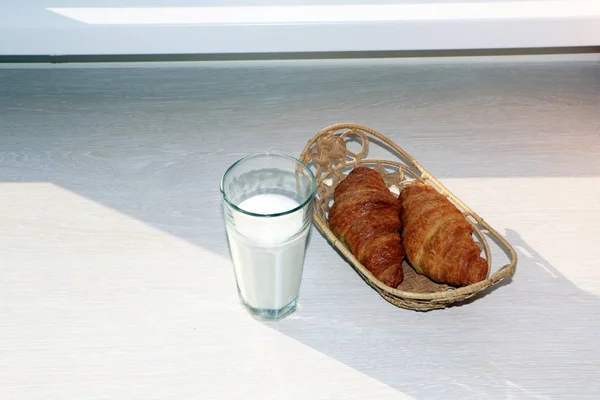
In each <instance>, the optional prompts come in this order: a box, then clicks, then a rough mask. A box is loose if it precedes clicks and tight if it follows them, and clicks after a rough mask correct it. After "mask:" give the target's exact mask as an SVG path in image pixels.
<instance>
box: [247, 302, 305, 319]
mask: <svg viewBox="0 0 600 400" xmlns="http://www.w3.org/2000/svg"><path fill="white" fill-rule="evenodd" d="M241 301H242V304H243V305H244V307H245V308H246V309H247V310H248V311H249V312H250V314H252V315H253V316H254V317H255V318H258V319H261V320H267V321H277V320H280V319H283V318H285V317H287V316H288V315H290V314H291V313H293V312H294V311H296V306H298V298H297V297H296V298H295V299H294V300H292V302H290V303H289V304H288V305H287V306H285V307H282V308H280V309H279V310H271V309H268V308H254V307H251V306H249V305H248V304H247V303H246V302H245V301H244V300H243V299H241Z"/></svg>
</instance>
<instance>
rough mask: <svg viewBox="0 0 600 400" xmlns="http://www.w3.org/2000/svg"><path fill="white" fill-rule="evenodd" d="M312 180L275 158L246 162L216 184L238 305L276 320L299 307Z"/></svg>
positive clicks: (297, 166) (291, 162)
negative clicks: (218, 187) (221, 204)
mask: <svg viewBox="0 0 600 400" xmlns="http://www.w3.org/2000/svg"><path fill="white" fill-rule="evenodd" d="M315 191H316V183H315V177H314V175H313V173H312V172H311V170H310V169H309V168H308V167H307V166H306V165H305V164H303V163H302V162H300V161H299V160H297V159H295V158H293V157H290V156H287V155H284V154H279V153H261V154H255V155H251V156H248V157H245V158H243V159H241V160H239V161H237V162H236V163H234V164H233V165H231V167H229V169H228V170H227V171H226V172H225V174H224V175H223V178H222V180H221V195H222V198H223V208H224V214H225V225H226V228H227V236H228V240H229V248H230V252H231V258H232V261H233V266H234V271H235V278H236V282H237V289H238V294H239V297H240V300H241V302H242V304H243V305H244V306H245V307H246V308H247V309H248V310H249V311H250V313H251V314H253V315H254V316H256V317H259V318H262V319H281V318H284V317H285V316H287V315H289V314H290V313H292V312H293V311H294V310H295V309H296V306H297V303H298V294H299V291H300V283H301V280H302V270H303V266H304V253H305V247H306V239H307V236H308V231H309V229H310V225H311V221H312V203H313V202H312V200H313V198H314V195H315Z"/></svg>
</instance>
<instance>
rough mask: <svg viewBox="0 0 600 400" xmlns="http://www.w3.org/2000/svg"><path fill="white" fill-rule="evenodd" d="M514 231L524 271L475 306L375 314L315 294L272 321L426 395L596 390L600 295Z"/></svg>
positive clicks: (523, 395) (534, 395) (569, 394)
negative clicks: (563, 272) (325, 301)
mask: <svg viewBox="0 0 600 400" xmlns="http://www.w3.org/2000/svg"><path fill="white" fill-rule="evenodd" d="M505 237H506V238H507V239H508V240H509V242H510V243H512V244H513V245H514V246H515V249H516V250H517V252H518V253H519V264H518V266H517V272H516V274H515V277H514V278H513V279H512V281H511V282H510V283H509V284H507V285H500V286H496V287H494V288H491V291H492V292H493V293H490V291H489V290H488V292H487V293H484V294H482V295H480V296H479V298H477V299H475V300H472V301H470V302H469V303H470V304H463V305H460V306H455V307H451V308H449V309H446V310H441V311H432V312H427V313H422V312H413V311H409V310H402V309H397V308H395V307H394V306H392V305H389V306H388V307H377V309H375V310H373V313H372V315H370V316H369V317H365V315H369V313H368V312H367V311H366V310H364V309H363V310H361V311H362V312H355V311H356V310H354V309H352V308H351V307H355V306H357V305H356V304H353V305H352V306H350V305H349V304H350V303H351V302H348V303H344V301H343V299H338V300H341V301H333V300H332V301H331V302H330V303H328V304H321V305H319V304H314V303H310V299H305V300H304V303H305V305H306V306H305V307H304V308H303V310H302V312H301V313H299V315H298V316H296V317H290V320H284V321H282V322H279V323H276V324H272V323H271V324H269V325H270V326H272V327H273V328H274V329H276V330H278V331H280V332H282V333H284V334H286V335H288V336H290V337H292V338H294V339H296V340H298V341H299V342H301V343H303V344H305V345H308V346H310V347H312V348H314V349H316V350H318V351H320V352H322V353H324V354H326V355H328V356H330V357H332V358H333V359H336V360H338V361H340V362H342V363H344V364H346V365H348V366H350V367H352V368H354V369H356V370H359V371H361V372H363V373H364V374H366V375H368V376H371V377H372V378H374V379H377V380H378V381H380V382H383V383H385V384H387V385H389V386H391V387H394V388H396V389H398V390H399V391H401V392H403V393H405V394H407V395H410V396H413V397H414V398H417V399H443V398H450V397H451V398H463V399H508V398H519V399H529V398H531V399H539V398H554V397H561V398H562V397H564V398H577V399H582V398H592V397H594V396H595V394H596V393H598V392H599V391H600V379H598V378H599V376H600V375H599V374H600V346H598V345H597V343H596V341H597V340H598V338H597V337H596V334H597V333H598V332H600V319H599V318H598V317H597V313H598V310H600V298H598V297H597V296H595V295H592V294H589V293H586V292H584V291H582V290H581V289H579V288H577V286H575V285H574V284H573V283H571V282H570V281H569V280H567V279H566V278H565V277H564V276H562V275H561V274H560V273H559V272H558V271H557V270H556V269H555V268H553V267H552V266H551V265H550V264H549V263H548V261H547V260H545V259H544V258H543V256H542V255H540V254H539V253H537V252H536V251H535V250H534V249H533V248H532V247H531V246H529V245H528V244H527V243H526V242H525V241H524V240H523V239H522V238H521V237H520V236H519V234H518V233H517V232H515V231H513V230H507V232H506V234H505ZM328 284H329V283H328ZM339 284H340V285H343V283H341V282H340V283H339ZM373 296H376V294H375V293H373ZM382 301H383V300H382ZM307 303H308V304H307ZM386 304H387V303H386ZM328 308H329V309H328ZM344 314H345V315H344ZM327 315H332V318H331V319H328V318H327V317H326V316H327ZM332 321H336V323H335V324H333V323H332ZM299 323H302V326H299ZM325 332H327V333H325Z"/></svg>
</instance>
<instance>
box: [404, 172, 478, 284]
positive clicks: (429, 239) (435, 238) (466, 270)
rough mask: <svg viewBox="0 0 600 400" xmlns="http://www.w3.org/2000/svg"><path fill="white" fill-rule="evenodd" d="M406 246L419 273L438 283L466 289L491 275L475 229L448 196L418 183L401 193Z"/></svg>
mask: <svg viewBox="0 0 600 400" xmlns="http://www.w3.org/2000/svg"><path fill="white" fill-rule="evenodd" d="M399 199H400V205H401V208H400V218H401V220H402V224H403V226H404V229H403V231H402V245H403V246H404V250H405V251H406V258H407V259H408V261H410V263H411V265H412V266H413V267H414V268H415V270H416V271H417V272H418V273H420V274H423V275H426V276H427V277H429V278H430V279H432V280H434V281H436V282H438V283H446V284H449V285H452V286H464V285H470V284H473V283H476V282H479V281H481V280H483V279H485V277H486V276H487V273H488V264H487V261H486V260H485V259H483V258H482V257H481V256H480V253H481V249H480V248H479V246H478V245H477V243H475V240H473V236H472V233H473V228H472V227H471V224H469V222H468V221H467V219H466V218H465V216H464V215H463V214H462V213H461V212H460V211H459V210H458V208H456V206H454V204H452V203H451V202H450V201H449V200H448V199H447V198H446V197H444V196H443V195H441V194H440V193H438V192H437V191H436V190H435V189H434V188H432V187H431V186H429V185H426V184H421V183H415V184H412V185H409V186H406V187H405V188H404V189H403V190H402V191H401V192H400V196H399Z"/></svg>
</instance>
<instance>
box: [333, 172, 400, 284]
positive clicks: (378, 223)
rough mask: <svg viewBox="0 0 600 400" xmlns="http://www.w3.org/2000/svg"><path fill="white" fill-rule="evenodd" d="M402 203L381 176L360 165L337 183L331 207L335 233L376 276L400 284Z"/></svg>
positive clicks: (381, 279)
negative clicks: (400, 214)
mask: <svg viewBox="0 0 600 400" xmlns="http://www.w3.org/2000/svg"><path fill="white" fill-rule="evenodd" d="M399 211H400V202H399V200H398V199H397V198H396V196H395V195H393V194H392V193H391V192H390V190H389V189H388V188H387V186H386V185H385V182H384V181H383V178H382V177H381V175H380V174H379V173H378V172H377V171H375V170H373V169H371V168H368V167H357V168H355V169H354V170H352V172H350V174H348V176H347V177H346V178H345V179H344V180H343V181H342V182H340V183H339V184H338V186H337V187H336V189H335V191H334V204H333V206H332V207H331V209H330V210H329V225H330V227H331V230H332V231H333V233H334V234H335V235H336V236H337V237H338V238H339V239H340V240H341V241H343V242H344V243H345V244H346V246H348V248H349V249H350V251H352V254H354V256H355V257H356V258H357V259H358V261H359V262H360V263H361V264H363V265H364V266H365V268H367V269H368V270H369V271H370V272H371V273H372V274H373V275H374V276H375V277H376V278H377V279H379V280H380V281H381V282H383V283H384V284H386V285H388V286H390V287H397V286H398V285H399V284H400V283H401V282H402V280H403V279H404V273H403V271H402V260H403V259H404V250H403V248H402V244H401V240H400V234H399V231H400V229H401V227H402V224H401V221H400V218H399Z"/></svg>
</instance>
